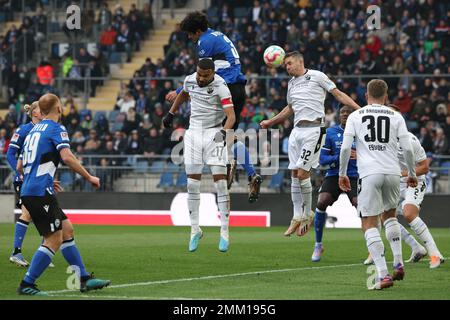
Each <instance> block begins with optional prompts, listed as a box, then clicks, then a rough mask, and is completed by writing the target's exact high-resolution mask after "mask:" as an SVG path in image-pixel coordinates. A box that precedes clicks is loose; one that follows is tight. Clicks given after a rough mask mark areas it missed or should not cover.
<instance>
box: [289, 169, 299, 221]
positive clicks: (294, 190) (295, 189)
mask: <svg viewBox="0 0 450 320" xmlns="http://www.w3.org/2000/svg"><path fill="white" fill-rule="evenodd" d="M291 199H292V204H293V205H294V216H293V219H297V220H300V218H301V216H302V194H301V192H300V180H298V178H292V180H291Z"/></svg>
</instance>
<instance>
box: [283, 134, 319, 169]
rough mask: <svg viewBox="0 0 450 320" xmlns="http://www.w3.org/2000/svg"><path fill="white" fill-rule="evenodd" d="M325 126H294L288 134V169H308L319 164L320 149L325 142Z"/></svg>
mask: <svg viewBox="0 0 450 320" xmlns="http://www.w3.org/2000/svg"><path fill="white" fill-rule="evenodd" d="M325 134H326V131H325V128H323V127H312V128H299V127H294V129H292V132H291V135H290V136H289V147H288V154H289V169H290V170H294V169H303V170H305V171H310V170H311V168H317V167H318V166H319V156H320V149H321V148H322V146H323V144H324V142H325Z"/></svg>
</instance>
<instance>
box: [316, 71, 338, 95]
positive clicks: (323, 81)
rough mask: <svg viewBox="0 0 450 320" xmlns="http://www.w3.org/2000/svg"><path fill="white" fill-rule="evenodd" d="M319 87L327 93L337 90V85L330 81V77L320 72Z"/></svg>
mask: <svg viewBox="0 0 450 320" xmlns="http://www.w3.org/2000/svg"><path fill="white" fill-rule="evenodd" d="M319 74H320V76H319V85H320V86H321V87H322V88H324V89H325V90H326V91H327V92H330V91H331V90H333V89H335V88H336V85H335V84H334V82H333V81H331V80H330V78H328V76H327V75H326V74H325V73H323V72H320V73H319Z"/></svg>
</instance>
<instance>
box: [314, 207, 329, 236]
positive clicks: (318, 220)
mask: <svg viewBox="0 0 450 320" xmlns="http://www.w3.org/2000/svg"><path fill="white" fill-rule="evenodd" d="M326 221H327V213H326V211H321V210H319V209H316V215H315V217H314V229H315V230H316V243H322V236H323V228H324V227H325V222H326Z"/></svg>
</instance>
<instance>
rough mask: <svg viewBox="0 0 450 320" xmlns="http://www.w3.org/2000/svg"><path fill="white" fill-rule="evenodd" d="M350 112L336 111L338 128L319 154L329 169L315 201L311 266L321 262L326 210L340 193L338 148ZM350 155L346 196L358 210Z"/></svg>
mask: <svg viewBox="0 0 450 320" xmlns="http://www.w3.org/2000/svg"><path fill="white" fill-rule="evenodd" d="M353 110H354V109H353V108H352V107H349V106H343V107H342V108H341V109H340V111H339V120H340V124H339V125H336V126H334V127H331V128H328V129H327V136H326V139H325V144H324V145H323V147H322V150H321V151H320V159H319V162H320V165H322V166H330V168H329V169H328V170H327V173H326V176H325V179H324V181H323V182H322V186H321V187H320V189H319V199H318V200H317V207H316V215H315V217H314V229H315V231H316V244H315V246H314V252H313V255H312V257H311V260H312V261H313V262H318V261H320V258H321V256H322V253H323V245H322V235H323V228H324V227H325V222H326V219H327V213H326V209H327V207H328V206H332V205H333V203H334V202H335V201H336V200H337V199H338V198H339V195H340V194H341V192H342V191H341V190H340V188H339V154H340V152H341V144H342V141H343V140H344V130H345V124H346V123H347V118H348V116H349V115H350V113H352V112H353ZM351 152H352V154H351V157H350V161H349V164H348V169H347V176H348V177H349V178H350V184H351V187H352V188H351V190H350V191H348V192H346V193H347V195H348V197H349V199H350V202H351V203H352V205H353V206H354V207H356V206H357V186H358V168H357V166H356V150H355V149H354V146H353V149H352V151H351Z"/></svg>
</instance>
